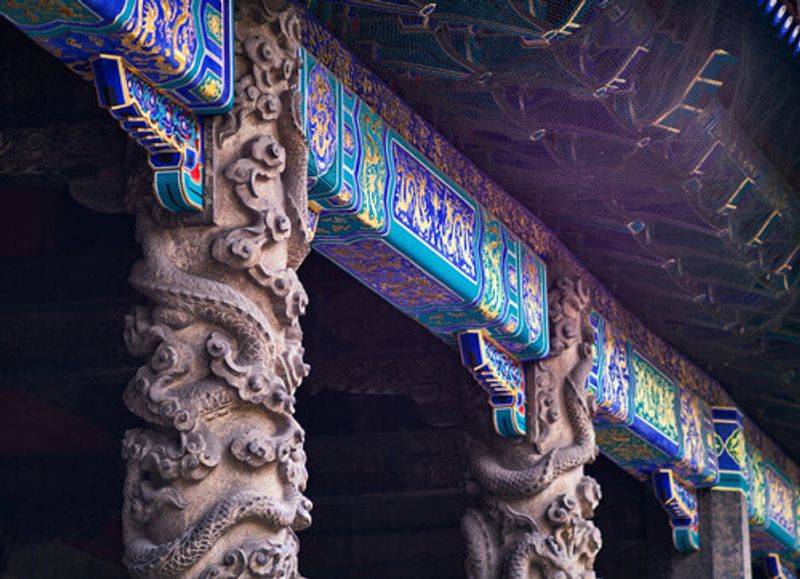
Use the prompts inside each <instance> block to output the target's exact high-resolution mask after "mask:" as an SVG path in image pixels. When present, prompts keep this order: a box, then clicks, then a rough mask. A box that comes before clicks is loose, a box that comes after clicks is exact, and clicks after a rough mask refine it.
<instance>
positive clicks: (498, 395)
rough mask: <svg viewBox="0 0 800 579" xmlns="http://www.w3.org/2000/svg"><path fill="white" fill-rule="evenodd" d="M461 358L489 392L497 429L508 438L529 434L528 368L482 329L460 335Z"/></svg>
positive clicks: (498, 432)
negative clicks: (527, 426) (526, 419)
mask: <svg viewBox="0 0 800 579" xmlns="http://www.w3.org/2000/svg"><path fill="white" fill-rule="evenodd" d="M458 345H459V349H460V351H461V361H462V363H463V364H464V366H465V367H466V368H467V369H468V370H469V371H470V373H471V374H472V375H473V376H474V377H475V380H477V381H478V383H479V384H480V385H481V386H482V387H483V389H484V390H486V392H487V394H489V406H491V407H492V413H493V419H494V429H495V430H496V431H497V434H499V435H500V436H505V437H507V438H511V437H515V436H522V435H524V434H525V370H524V369H523V367H522V364H520V363H519V362H518V361H517V360H516V359H514V357H513V356H511V355H510V354H508V353H506V352H505V351H504V350H503V349H502V348H501V347H500V346H498V345H497V344H496V343H495V342H494V341H493V340H492V339H491V338H489V337H487V336H486V335H485V334H484V333H483V332H482V331H480V330H468V331H466V332H462V333H461V334H459V336H458Z"/></svg>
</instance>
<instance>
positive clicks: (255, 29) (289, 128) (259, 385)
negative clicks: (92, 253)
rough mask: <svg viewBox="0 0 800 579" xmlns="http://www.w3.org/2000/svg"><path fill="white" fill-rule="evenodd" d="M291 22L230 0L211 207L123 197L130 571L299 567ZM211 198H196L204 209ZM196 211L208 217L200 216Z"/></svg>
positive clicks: (265, 6)
mask: <svg viewBox="0 0 800 579" xmlns="http://www.w3.org/2000/svg"><path fill="white" fill-rule="evenodd" d="M298 26H299V24H298V21H297V17H296V14H295V13H294V9H292V8H290V7H289V6H287V5H285V4H284V3H282V2H273V1H271V0H266V1H263V2H255V1H252V2H239V3H238V4H237V14H236V57H237V63H236V70H237V73H238V77H237V79H236V103H235V106H234V109H233V110H232V111H231V113H229V114H228V115H227V117H225V118H218V119H215V120H214V121H213V123H214V128H213V131H214V137H215V138H214V139H213V142H214V150H213V151H210V153H211V155H210V157H212V158H213V162H214V164H215V165H216V166H217V167H219V170H218V171H216V173H217V174H216V175H215V177H214V178H215V182H214V187H213V218H207V219H205V221H204V222H198V220H196V219H195V220H191V218H186V217H179V216H170V215H166V214H165V212H163V211H161V210H160V209H159V208H157V207H154V206H153V203H152V202H151V201H150V200H149V198H150V196H149V195H140V196H137V201H136V213H137V238H138V240H139V241H140V243H141V244H142V250H143V259H142V260H141V261H140V262H138V263H137V264H136V265H135V266H134V268H133V271H132V272H131V275H130V282H131V284H132V285H133V287H134V288H135V289H136V290H137V291H139V292H141V293H142V294H143V295H144V296H145V297H146V298H147V300H148V303H147V305H144V306H137V307H136V308H134V310H133V312H132V313H131V314H130V315H129V316H128V317H127V319H126V325H125V341H126V344H127V346H128V348H129V350H130V352H131V354H133V355H135V356H139V357H142V358H144V359H145V360H146V361H145V363H144V364H143V365H142V366H141V367H140V368H139V370H138V371H137V373H136V375H135V376H134V378H133V379H132V380H131V381H130V383H129V384H128V386H127V388H126V391H125V403H126V405H127V406H128V408H129V409H130V410H131V411H132V412H133V413H134V414H136V415H137V416H139V417H140V418H142V419H143V420H144V421H145V422H146V423H147V426H146V427H144V428H137V429H133V430H130V431H128V432H127V433H126V436H125V440H124V442H123V458H124V459H125V460H126V462H127V467H128V473H127V477H126V481H125V487H124V498H125V505H124V511H123V533H124V542H125V551H126V552H125V560H124V561H125V564H126V566H127V567H128V569H129V570H130V572H131V573H132V575H133V576H136V577H192V578H202V579H207V578H212V577H273V578H296V577H299V576H300V575H299V571H298V568H297V552H298V540H297V537H296V535H295V531H298V530H301V529H304V528H305V527H307V526H308V525H309V524H310V522H311V517H310V510H311V503H310V501H309V500H308V499H307V498H305V497H304V496H303V492H304V490H305V487H306V480H307V472H306V468H305V453H304V451H303V438H304V433H303V430H302V428H301V427H300V425H299V424H298V423H297V421H296V420H295V419H294V417H293V413H294V393H295V391H296V389H297V387H298V386H299V385H300V382H301V381H302V379H303V378H304V377H305V376H306V375H307V374H308V370H309V368H308V366H307V365H306V364H305V363H304V362H303V347H302V343H301V342H302V331H301V329H300V325H299V322H298V319H299V316H301V315H302V314H303V313H304V310H305V306H306V303H307V296H306V293H305V291H304V289H303V287H302V284H301V283H300V281H299V280H298V278H297V274H296V273H295V269H296V268H297V267H298V266H299V264H300V263H301V261H302V259H303V258H304V257H305V255H306V253H307V251H308V239H309V233H308V228H307V222H306V213H305V211H306V209H305V208H306V205H307V200H306V190H305V172H306V163H307V150H306V147H305V137H304V135H303V134H302V131H301V129H300V124H299V123H298V120H297V109H296V105H295V103H296V102H297V94H296V93H297V90H296V89H297V67H298V61H297V58H296V57H297V48H298V46H299V42H298V30H299V29H298ZM207 212H211V209H207ZM209 221H210V223H209Z"/></svg>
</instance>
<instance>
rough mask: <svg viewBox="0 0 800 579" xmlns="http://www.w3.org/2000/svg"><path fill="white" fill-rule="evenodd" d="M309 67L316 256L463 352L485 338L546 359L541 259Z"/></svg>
mask: <svg viewBox="0 0 800 579" xmlns="http://www.w3.org/2000/svg"><path fill="white" fill-rule="evenodd" d="M303 60H304V67H303V74H302V81H301V89H302V92H303V95H304V106H303V107H302V111H303V122H304V126H305V128H306V132H307V135H308V142H309V148H310V159H309V177H308V179H309V201H310V204H311V206H312V208H313V209H314V211H315V212H316V213H317V214H318V221H317V229H316V233H315V237H314V242H313V247H314V249H316V250H317V251H318V252H319V253H321V254H322V255H324V256H326V257H328V258H329V259H331V260H332V261H333V262H334V263H336V264H338V265H339V266H340V267H342V268H344V269H345V270H347V271H348V272H350V273H351V274H352V275H353V276H354V277H356V278H357V279H359V280H360V281H361V282H363V283H364V284H365V285H367V286H368V287H370V288H371V289H372V290H374V291H375V292H377V293H378V294H380V295H381V296H382V297H383V298H385V299H386V300H387V301H389V302H390V303H392V304H393V305H394V306H396V307H397V308H398V309H400V310H401V311H403V312H404V313H406V314H407V315H409V316H410V317H412V318H414V319H415V320H417V321H418V322H420V323H421V324H422V325H424V326H425V327H427V328H428V329H430V330H431V331H432V332H433V333H434V334H435V335H437V336H438V337H440V338H441V339H442V340H444V341H445V342H447V343H449V344H451V345H453V346H455V345H456V343H457V342H456V337H457V335H458V334H459V333H461V332H463V331H465V330H470V329H481V330H483V331H485V332H486V333H487V335H488V336H489V337H491V339H492V340H493V341H494V342H496V344H497V345H498V346H499V347H500V348H502V349H503V350H505V351H506V352H507V353H509V354H510V355H512V356H514V357H516V358H517V359H518V360H532V359H536V358H540V357H543V356H545V355H546V354H547V349H548V330H547V306H546V300H545V298H544V295H545V287H546V283H545V267H544V263H543V262H542V260H541V259H540V258H539V257H538V256H537V255H536V254H535V253H533V252H532V251H531V250H530V249H529V248H527V247H526V246H525V245H524V244H523V243H522V242H521V241H520V240H519V239H518V238H517V237H516V236H514V235H512V234H511V233H510V232H509V230H508V229H507V228H506V227H505V226H504V225H503V224H501V223H500V222H499V221H498V220H497V219H496V218H494V217H493V216H492V215H491V214H490V213H489V212H488V211H487V210H486V209H485V208H484V207H483V206H482V205H481V204H479V203H478V202H477V201H476V200H475V197H474V196H473V195H472V194H471V193H470V192H469V191H466V190H465V189H464V188H462V187H460V186H459V185H457V184H456V183H454V182H453V181H452V180H451V179H450V178H449V177H448V176H446V175H445V174H444V173H443V172H442V171H441V170H440V169H439V168H438V167H436V166H435V165H434V164H433V163H432V162H431V161H430V160H429V159H428V158H427V157H426V156H425V155H423V154H422V153H421V152H420V151H419V150H418V149H417V148H416V147H414V146H412V145H410V144H409V143H408V142H407V141H406V139H404V138H403V137H401V136H400V135H399V134H398V133H397V132H395V131H394V130H393V129H391V128H390V127H389V126H388V125H387V123H386V121H385V120H384V118H383V117H381V116H380V115H378V114H377V113H376V112H374V111H373V110H372V109H371V108H370V107H368V106H366V105H365V104H364V102H363V101H362V100H361V99H359V98H357V97H355V96H354V95H353V94H352V93H351V92H349V91H348V90H346V89H345V88H344V87H343V86H342V84H341V82H340V81H339V80H338V79H337V78H336V77H335V76H334V75H332V74H331V73H330V71H329V70H328V69H327V68H326V67H324V66H323V65H322V64H321V63H320V62H319V61H317V60H316V58H315V57H314V56H312V55H311V54H310V53H308V52H304V55H303Z"/></svg>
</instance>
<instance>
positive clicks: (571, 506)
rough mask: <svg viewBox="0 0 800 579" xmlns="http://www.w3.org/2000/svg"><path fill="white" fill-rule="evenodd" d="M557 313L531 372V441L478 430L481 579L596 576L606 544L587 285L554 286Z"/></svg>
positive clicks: (475, 517)
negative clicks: (600, 521) (594, 466)
mask: <svg viewBox="0 0 800 579" xmlns="http://www.w3.org/2000/svg"><path fill="white" fill-rule="evenodd" d="M548 305H549V310H550V311H549V316H550V333H551V346H550V356H549V357H548V358H546V359H544V360H541V361H538V362H536V363H531V364H528V366H527V367H526V375H527V403H528V410H527V417H526V424H527V433H526V436H524V437H521V438H518V439H505V438H500V437H498V436H496V435H495V434H494V432H493V430H492V428H491V426H489V425H487V424H485V423H483V424H481V421H476V420H472V421H471V422H473V423H474V424H475V426H476V428H475V431H474V432H473V433H472V434H471V435H470V437H469V442H468V449H467V450H468V460H469V468H470V475H471V476H470V478H468V482H470V481H472V482H474V483H475V485H474V486H475V487H476V488H475V491H476V492H475V494H476V495H477V498H478V502H477V505H476V508H473V509H470V510H468V511H467V513H466V514H465V515H464V518H463V519H462V530H463V533H464V537H465V540H466V545H467V563H466V568H467V576H468V577H470V578H473V579H489V578H492V579H493V578H499V577H504V578H514V579H523V578H524V579H527V578H534V577H535V578H551V577H552V578H555V577H575V578H578V577H580V578H591V577H594V576H595V575H594V571H593V566H594V559H595V557H596V555H597V553H598V551H599V550H600V547H601V538H600V532H599V530H598V529H597V528H596V527H595V526H594V524H592V522H591V521H589V520H588V519H589V518H591V517H592V516H593V515H594V509H595V508H596V507H597V505H598V503H599V500H600V497H601V493H600V487H599V485H598V484H597V482H596V481H595V480H594V479H593V478H591V477H588V476H585V475H584V472H583V467H584V465H585V464H586V463H587V462H590V461H592V460H593V459H594V458H595V456H596V455H597V447H596V446H595V437H594V427H593V424H592V417H593V415H594V407H593V402H592V399H591V398H590V396H589V394H588V392H587V389H586V380H587V377H588V375H589V371H590V369H591V365H592V341H593V333H592V329H591V326H590V325H589V295H588V291H587V289H586V286H585V285H584V283H583V281H582V280H581V279H577V278H572V277H566V276H565V277H555V279H554V282H553V283H552V284H551V287H550V291H549V294H548ZM485 414H486V413H485V412H484V415H485ZM484 422H485V421H484Z"/></svg>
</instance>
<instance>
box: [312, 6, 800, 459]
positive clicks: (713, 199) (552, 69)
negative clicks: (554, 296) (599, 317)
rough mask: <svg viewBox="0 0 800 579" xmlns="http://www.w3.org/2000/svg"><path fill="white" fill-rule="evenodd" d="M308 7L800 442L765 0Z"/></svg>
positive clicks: (792, 62)
mask: <svg viewBox="0 0 800 579" xmlns="http://www.w3.org/2000/svg"><path fill="white" fill-rule="evenodd" d="M311 10H312V12H313V13H314V14H315V15H316V16H317V17H318V18H319V19H320V20H321V21H322V22H323V23H324V24H325V25H326V26H328V27H329V28H330V29H331V30H332V32H333V33H334V34H336V35H337V36H338V37H339V38H340V39H342V40H343V41H344V42H345V43H346V44H347V45H348V46H349V48H350V49H351V50H352V51H353V52H355V53H356V54H357V55H358V56H360V57H361V58H362V59H363V60H364V61H365V63H366V64H367V65H368V66H369V67H370V68H372V69H373V70H375V71H376V72H378V73H379V74H380V75H381V76H383V78H384V80H386V81H387V82H388V83H389V84H390V85H391V86H392V87H393V88H394V89H395V90H396V91H397V92H398V93H399V94H401V95H402V96H403V98H405V99H406V100H407V101H408V102H409V104H411V106H412V107H413V108H414V109H415V110H417V111H418V112H419V113H420V114H422V115H423V116H424V117H425V118H426V119H427V120H428V121H429V122H431V123H432V124H433V125H434V126H435V127H436V128H437V129H439V130H440V131H441V132H442V133H443V134H444V135H445V136H446V137H447V138H448V139H449V140H450V141H451V142H453V143H454V144H455V145H456V146H457V147H458V148H459V149H461V150H462V151H463V152H464V153H465V154H467V156H469V157H470V158H471V159H472V161H473V162H475V163H476V164H477V165H478V166H479V167H480V168H481V169H483V170H484V171H485V172H486V173H487V174H488V175H490V176H491V177H493V178H494V179H495V180H496V181H498V182H499V183H500V184H501V185H503V186H504V187H505V188H506V190H507V191H508V192H510V193H511V194H512V195H513V196H514V197H516V198H517V199H519V200H520V201H522V202H523V203H524V204H525V205H527V206H528V207H529V208H530V209H531V210H532V211H533V212H534V213H535V214H537V215H538V216H540V217H541V218H542V219H543V220H544V221H545V223H547V224H548V225H549V226H550V227H551V228H553V229H554V230H555V231H556V232H557V233H558V235H559V237H560V238H561V239H562V240H563V241H564V242H565V243H566V244H567V245H568V247H569V248H570V249H571V250H572V251H573V252H574V253H575V254H576V255H577V256H578V258H579V259H580V260H582V261H583V262H584V263H585V264H586V266H587V267H588V268H589V269H590V270H591V271H592V272H593V273H594V274H595V275H596V276H597V277H598V278H599V279H600V280H601V281H602V282H603V283H604V284H605V285H606V286H607V287H608V288H609V289H610V290H611V291H612V292H613V293H614V294H615V295H616V296H617V297H618V298H619V300H620V301H621V302H622V303H623V304H624V305H625V306H627V307H628V308H629V309H631V310H632V311H633V312H634V313H636V314H637V315H638V316H639V317H640V318H641V319H642V320H643V321H644V322H645V324H646V325H647V326H648V327H649V328H650V329H651V330H653V331H654V332H656V333H657V334H659V335H661V336H662V337H664V338H665V339H667V340H668V341H669V342H671V343H672V344H673V345H674V346H675V347H677V349H679V350H680V351H681V352H682V353H684V354H685V355H687V356H688V357H689V358H690V359H691V360H692V361H694V362H695V363H696V364H698V365H699V366H700V367H702V368H704V369H705V370H707V371H709V373H710V374H711V375H713V376H714V377H715V378H717V379H718V380H720V382H721V383H722V384H723V385H724V386H725V388H726V389H727V390H728V391H729V392H730V393H731V394H732V395H733V396H734V398H735V399H736V400H737V402H738V403H739V404H740V405H741V406H742V408H743V409H744V411H745V412H746V413H747V414H748V415H750V416H751V417H752V418H753V419H755V421H756V422H757V423H758V424H759V425H760V426H762V427H763V428H764V429H765V430H766V431H767V432H768V433H769V434H770V435H771V436H772V437H773V438H775V439H776V441H777V442H779V444H781V445H782V446H783V447H784V448H786V449H787V450H788V451H790V453H792V454H793V456H794V457H795V459H798V460H800V436H798V434H800V305H798V291H799V290H800V287H799V286H798V284H799V283H800V276H798V272H799V271H800V224H799V223H798V220H799V219H800V212H798V208H799V207H798V205H799V203H798V202H799V200H798V194H797V191H798V187H799V186H800V59H798V58H796V57H794V56H793V54H792V49H791V48H790V47H789V46H788V45H787V43H786V42H785V40H780V39H778V38H777V35H776V32H775V29H774V28H772V26H771V23H770V21H769V18H768V17H766V16H764V15H763V14H762V13H760V12H759V10H758V9H757V7H756V2H754V1H751V0H727V1H725V2H722V1H714V0H711V1H704V2H689V1H673V0H651V1H650V2H647V1H645V0H605V1H602V2H601V1H595V2H593V1H592V0H560V1H554V0H550V1H545V0H482V1H480V2H478V1H474V2H473V1H471V0H470V1H467V0H443V1H439V2H435V3H430V2H421V1H412V0H319V1H313V2H311Z"/></svg>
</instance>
